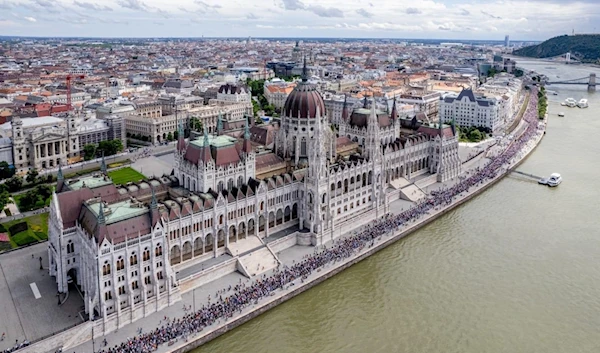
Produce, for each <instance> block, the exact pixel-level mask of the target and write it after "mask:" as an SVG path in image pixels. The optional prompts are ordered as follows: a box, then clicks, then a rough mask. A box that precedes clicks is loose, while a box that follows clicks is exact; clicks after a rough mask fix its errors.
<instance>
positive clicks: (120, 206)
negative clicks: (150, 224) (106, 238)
mask: <svg viewBox="0 0 600 353" xmlns="http://www.w3.org/2000/svg"><path fill="white" fill-rule="evenodd" d="M88 207H89V208H90V209H91V210H92V211H93V212H94V215H96V217H98V215H99V214H100V202H96V203H93V204H88ZM103 207H104V219H105V221H106V224H107V225H108V224H112V223H116V222H120V221H123V220H126V219H130V218H133V217H137V216H141V215H144V214H146V213H148V208H147V207H146V206H144V205H143V204H142V203H137V202H132V201H131V200H126V201H121V202H117V203H113V204H110V205H107V204H103Z"/></svg>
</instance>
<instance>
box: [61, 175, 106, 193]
mask: <svg viewBox="0 0 600 353" xmlns="http://www.w3.org/2000/svg"><path fill="white" fill-rule="evenodd" d="M75 180H77V181H74V180H69V181H67V185H68V186H69V189H71V190H79V189H81V188H83V187H84V184H85V187H87V188H89V189H95V188H98V187H101V186H104V185H110V184H112V180H110V178H108V177H106V180H104V175H100V176H88V177H83V178H78V179H75Z"/></svg>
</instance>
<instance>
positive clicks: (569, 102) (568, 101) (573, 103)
mask: <svg viewBox="0 0 600 353" xmlns="http://www.w3.org/2000/svg"><path fill="white" fill-rule="evenodd" d="M565 104H566V105H567V107H571V108H574V107H576V106H577V101H576V100H575V99H573V98H567V99H566V100H565Z"/></svg>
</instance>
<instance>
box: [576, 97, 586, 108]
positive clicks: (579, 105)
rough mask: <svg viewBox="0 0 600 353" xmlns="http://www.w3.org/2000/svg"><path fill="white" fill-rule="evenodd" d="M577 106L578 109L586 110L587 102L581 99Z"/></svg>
mask: <svg viewBox="0 0 600 353" xmlns="http://www.w3.org/2000/svg"><path fill="white" fill-rule="evenodd" d="M577 106H578V107H579V108H587V107H588V101H587V99H585V98H582V99H581V100H580V101H579V103H577Z"/></svg>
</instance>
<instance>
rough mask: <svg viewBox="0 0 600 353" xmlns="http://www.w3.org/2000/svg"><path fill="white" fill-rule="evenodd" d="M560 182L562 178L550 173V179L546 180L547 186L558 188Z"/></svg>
mask: <svg viewBox="0 0 600 353" xmlns="http://www.w3.org/2000/svg"><path fill="white" fill-rule="evenodd" d="M561 182H562V177H561V176H560V174H558V173H552V174H551V175H550V178H548V181H547V184H548V186H553V187H554V186H558V184H560V183H561Z"/></svg>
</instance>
